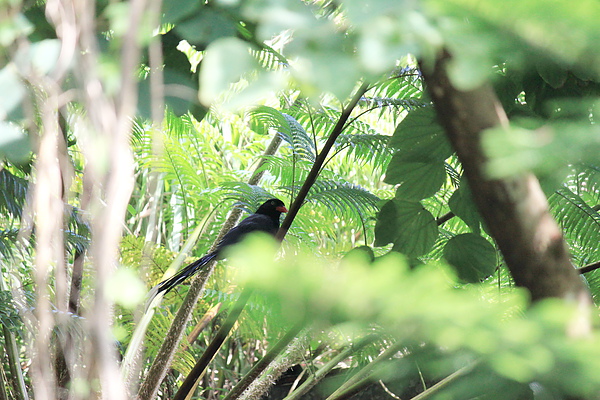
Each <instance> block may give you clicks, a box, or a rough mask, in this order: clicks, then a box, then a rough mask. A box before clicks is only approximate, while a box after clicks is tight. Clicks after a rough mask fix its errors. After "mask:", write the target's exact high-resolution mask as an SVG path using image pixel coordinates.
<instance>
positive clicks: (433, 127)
mask: <svg viewBox="0 0 600 400" xmlns="http://www.w3.org/2000/svg"><path fill="white" fill-rule="evenodd" d="M390 146H392V147H394V148H396V149H398V150H399V151H400V152H401V154H403V157H404V159H405V161H417V162H424V161H426V160H432V161H443V160H445V159H447V158H448V157H450V156H451V155H452V153H453V150H452V147H451V146H450V143H449V142H448V139H446V135H445V133H444V130H443V129H442V127H441V126H440V124H439V123H438V122H437V116H436V114H435V110H434V109H433V108H431V107H422V108H417V109H416V110H413V111H411V112H410V113H408V115H407V116H406V117H405V118H404V119H403V120H402V122H400V124H398V126H397V127H396V131H395V132H394V136H393V137H392V139H391V140H390Z"/></svg>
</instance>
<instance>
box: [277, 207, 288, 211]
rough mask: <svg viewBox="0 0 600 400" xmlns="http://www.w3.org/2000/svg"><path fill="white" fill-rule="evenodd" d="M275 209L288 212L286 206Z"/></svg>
mask: <svg viewBox="0 0 600 400" xmlns="http://www.w3.org/2000/svg"><path fill="white" fill-rule="evenodd" d="M275 209H276V210H277V211H279V212H287V208H285V206H279V207H275Z"/></svg>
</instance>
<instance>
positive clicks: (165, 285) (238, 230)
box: [150, 199, 287, 301]
mask: <svg viewBox="0 0 600 400" xmlns="http://www.w3.org/2000/svg"><path fill="white" fill-rule="evenodd" d="M282 212H287V209H286V208H285V205H284V204H283V202H282V201H281V200H279V199H270V200H267V201H266V202H265V203H263V204H262V205H261V206H260V207H259V208H258V210H256V212H255V213H254V214H252V215H250V216H249V217H247V218H246V219H244V220H243V221H242V222H240V223H239V224H238V225H237V226H235V227H233V228H232V229H231V230H230V231H229V232H227V233H226V234H225V235H224V236H223V238H222V239H221V240H220V241H219V243H218V244H217V247H216V248H215V250H214V251H212V252H210V253H208V254H207V255H205V256H204V257H202V258H200V259H198V260H196V261H194V262H193V263H191V264H189V265H188V266H186V267H185V268H183V269H182V270H181V271H179V272H178V273H177V274H175V275H173V276H172V277H171V278H169V279H167V280H164V281H162V282H160V283H159V284H158V285H156V286H155V287H154V288H152V290H151V291H150V301H151V300H152V299H153V298H154V297H156V296H158V295H159V294H161V293H164V294H166V293H167V292H169V290H171V289H173V288H174V287H175V286H177V285H179V284H180V283H181V282H183V281H184V280H185V279H187V278H188V277H190V276H192V275H194V274H195V273H196V272H198V271H199V270H200V269H201V268H202V267H204V266H205V265H206V264H208V263H209V262H210V261H212V260H214V259H217V260H220V259H222V258H223V250H224V249H225V248H227V247H228V246H231V245H234V244H236V243H239V242H240V241H241V240H242V239H243V238H244V237H245V236H246V235H247V234H249V233H252V232H265V233H268V234H271V235H275V234H276V233H277V231H278V230H279V218H280V216H281V213H282Z"/></svg>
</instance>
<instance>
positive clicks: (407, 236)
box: [375, 199, 438, 257]
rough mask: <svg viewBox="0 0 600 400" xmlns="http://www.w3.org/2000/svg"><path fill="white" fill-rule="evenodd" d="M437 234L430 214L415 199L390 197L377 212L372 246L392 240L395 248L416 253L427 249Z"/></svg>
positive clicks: (381, 244) (424, 251) (403, 251)
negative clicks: (392, 198)
mask: <svg viewBox="0 0 600 400" xmlns="http://www.w3.org/2000/svg"><path fill="white" fill-rule="evenodd" d="M437 237H438V228H437V225H436V223H435V219H434V218H433V215H431V213H430V212H429V211H427V210H426V209H425V208H424V207H423V206H422V205H421V203H419V202H414V201H405V200H397V199H395V200H391V201H388V202H387V203H385V204H384V205H383V207H382V208H381V211H380V212H379V214H378V216H377V224H376V225H375V245H376V246H383V245H386V244H388V243H393V244H394V247H393V249H394V250H395V251H398V252H401V253H404V254H406V255H409V256H412V257H418V256H421V255H423V254H425V253H427V252H428V251H429V250H430V249H431V247H432V246H433V244H434V243H435V240H436V239H437Z"/></svg>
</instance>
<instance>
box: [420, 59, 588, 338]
mask: <svg viewBox="0 0 600 400" xmlns="http://www.w3.org/2000/svg"><path fill="white" fill-rule="evenodd" d="M450 58H451V56H450V54H448V53H447V52H443V53H442V54H441V55H440V56H439V57H438V59H437V60H436V62H435V65H434V66H432V67H431V68H426V66H422V67H423V76H424V78H425V82H426V85H427V89H428V91H429V93H430V95H431V97H432V99H433V102H434V104H435V107H436V110H437V113H438V116H439V119H440V122H441V123H442V125H443V126H444V129H445V131H446V134H447V135H448V137H449V139H450V141H451V142H452V145H453V146H454V149H455V150H456V152H457V154H458V157H459V159H460V161H461V163H462V165H463V168H464V173H465V175H466V177H467V179H468V181H469V185H470V187H471V191H472V193H473V199H474V201H475V203H476V204H477V206H478V208H479V211H480V213H481V215H482V217H483V219H484V221H485V223H486V224H487V226H488V228H489V232H490V233H491V235H492V236H493V237H494V239H495V241H496V243H497V244H498V246H499V248H500V250H501V252H502V254H503V256H504V259H505V261H506V264H507V266H508V268H509V269H510V272H511V274H512V276H513V278H514V280H515V283H516V284H517V285H519V286H522V287H525V288H527V289H528V290H529V292H530V293H531V298H532V300H534V301H535V300H540V299H543V298H547V297H559V298H563V299H567V300H571V301H574V302H576V303H577V304H578V305H580V306H582V307H583V309H587V308H588V307H589V305H590V304H591V300H590V297H589V294H588V292H587V289H586V287H585V285H584V283H583V281H582V280H581V278H580V276H579V274H578V273H577V271H576V270H575V269H574V268H573V265H572V264H571V261H570V258H569V253H568V249H567V246H566V244H565V242H564V240H563V236H562V233H561V231H560V229H559V227H558V225H557V224H556V222H555V221H554V220H553V218H552V216H551V215H550V212H549V210H548V203H547V200H546V197H545V196H544V194H543V192H542V190H541V188H540V186H539V183H538V181H537V179H536V178H535V176H533V175H532V174H525V175H522V176H517V177H512V178H507V179H491V178H489V177H488V176H487V174H486V173H485V167H486V161H487V159H486V156H485V154H484V152H483V149H482V145H481V135H482V132H483V131H484V130H485V129H488V128H492V127H497V126H506V125H507V124H508V118H507V117H506V114H505V113H504V110H503V108H502V106H501V104H500V102H499V101H498V99H497V97H496V95H495V93H494V91H493V89H492V88H491V87H490V86H487V85H485V86H482V87H479V88H477V89H474V90H470V91H460V90H458V89H456V88H455V87H454V86H453V85H452V83H451V82H450V79H449V78H448V75H447V73H446V64H447V62H448V60H449V59H450ZM584 319H587V318H584ZM585 323H586V324H588V322H587V321H586V322H585ZM580 328H581V327H580ZM586 329H587V327H586ZM580 332H581V331H580Z"/></svg>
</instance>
